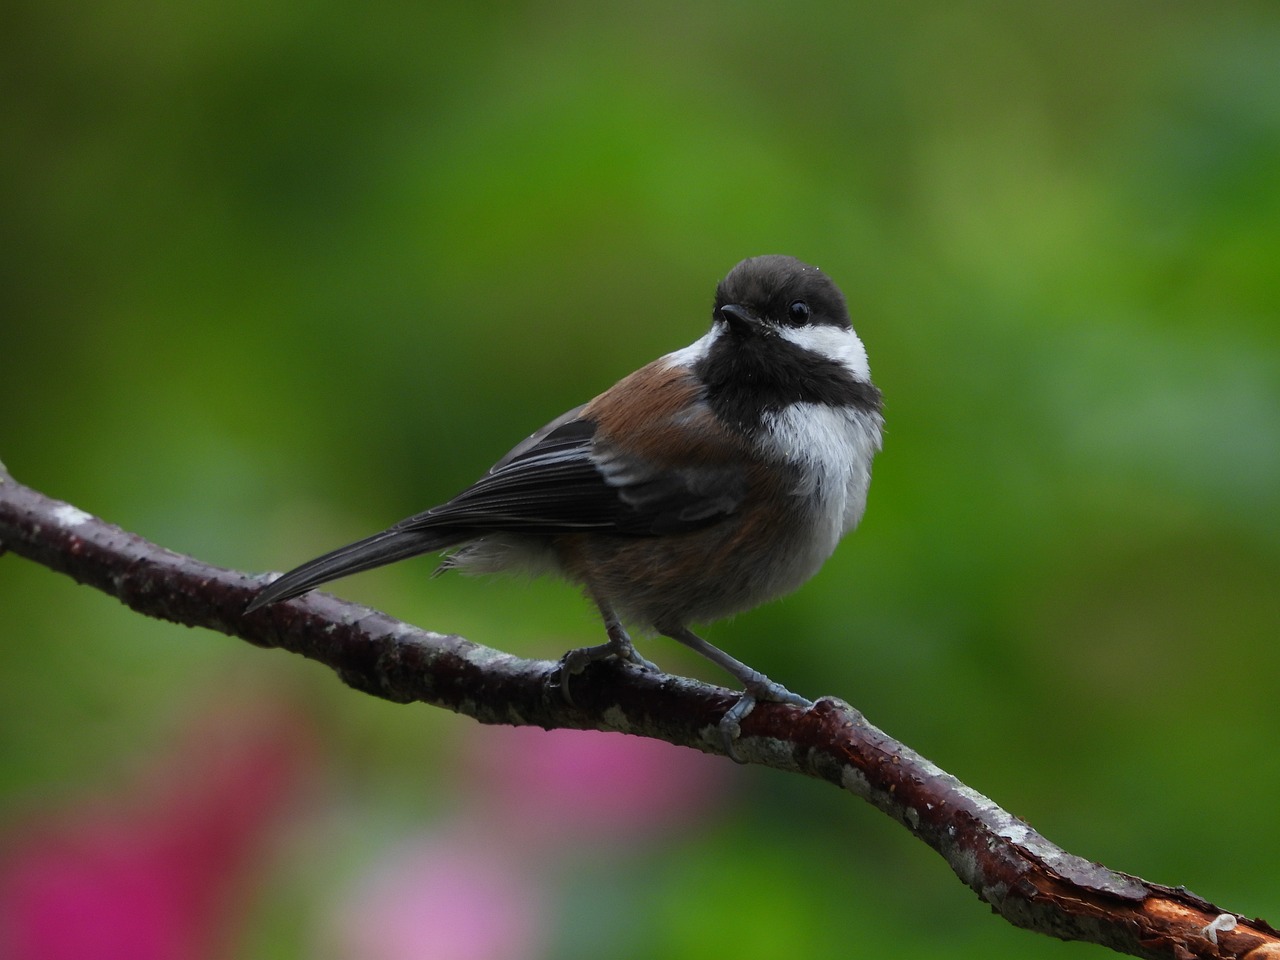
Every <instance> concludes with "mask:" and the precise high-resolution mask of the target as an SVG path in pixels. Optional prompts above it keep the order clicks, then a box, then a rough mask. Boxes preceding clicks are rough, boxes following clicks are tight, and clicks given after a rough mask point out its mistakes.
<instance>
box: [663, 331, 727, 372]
mask: <svg viewBox="0 0 1280 960" xmlns="http://www.w3.org/2000/svg"><path fill="white" fill-rule="evenodd" d="M719 338H720V324H718V323H717V324H715V326H713V327H712V328H711V329H710V330H708V331H707V332H706V333H704V334H703V335H702V336H701V337H699V338H698V339H697V340H695V341H694V342H693V343H691V344H689V345H688V346H687V347H683V348H681V349H679V350H676V351H674V352H672V353H668V354H667V355H666V356H665V357H663V359H664V360H666V361H667V362H668V363H670V364H671V365H672V366H676V367H692V366H694V365H695V364H697V363H698V361H700V360H704V359H706V356H707V354H708V353H710V352H711V347H712V345H713V344H714V343H715V342H716V340H718V339H719Z"/></svg>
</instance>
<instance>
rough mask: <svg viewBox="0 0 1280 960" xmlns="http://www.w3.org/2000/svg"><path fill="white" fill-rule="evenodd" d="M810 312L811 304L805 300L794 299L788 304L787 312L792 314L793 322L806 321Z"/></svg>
mask: <svg viewBox="0 0 1280 960" xmlns="http://www.w3.org/2000/svg"><path fill="white" fill-rule="evenodd" d="M810 312H811V311H810V310H809V304H807V303H805V302H804V301H803V300H792V301H791V303H790V304H789V305H788V306H787V313H789V314H790V315H791V321H792V322H793V323H804V322H806V321H807V320H808V319H809V315H810Z"/></svg>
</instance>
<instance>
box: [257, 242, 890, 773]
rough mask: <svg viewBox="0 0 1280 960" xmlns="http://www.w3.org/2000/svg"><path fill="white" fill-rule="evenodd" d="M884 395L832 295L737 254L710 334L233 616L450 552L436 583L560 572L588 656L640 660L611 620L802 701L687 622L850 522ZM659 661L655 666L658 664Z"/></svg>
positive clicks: (784, 263)
mask: <svg viewBox="0 0 1280 960" xmlns="http://www.w3.org/2000/svg"><path fill="white" fill-rule="evenodd" d="M881 407H882V404H881V396H880V391H879V390H878V389H877V388H876V387H875V386H873V385H872V383H871V371H870V368H869V366H868V364H867V353H866V350H865V349H864V348H863V346H862V341H860V340H859V339H858V335H857V334H856V333H854V331H853V328H852V326H851V324H850V322H849V311H848V308H847V307H846V306H845V300H844V297H843V295H842V294H841V293H840V290H839V289H838V288H837V287H836V285H835V284H834V283H833V282H832V281H831V280H830V279H829V278H828V277H827V276H826V275H825V274H824V273H822V272H821V271H820V270H818V268H816V267H811V266H809V265H807V264H804V263H801V262H800V261H799V260H796V259H794V258H792V257H784V256H764V257H754V258H751V259H748V260H744V261H742V262H741V263H739V264H738V265H737V266H736V267H734V268H733V269H732V270H731V271H730V272H729V275H728V276H726V277H725V278H724V279H723V280H722V281H720V284H719V286H718V287H717V288H716V297H715V307H714V309H713V310H712V322H711V329H710V330H709V331H708V332H707V333H706V335H704V336H703V337H702V338H701V339H700V340H698V341H696V342H695V343H693V344H691V345H690V346H687V347H685V348H684V349H683V350H677V351H675V352H674V353H669V354H667V355H666V356H664V357H659V358H658V359H657V360H654V361H653V362H652V363H650V364H648V365H647V366H644V367H641V368H640V369H639V370H637V371H636V372H635V373H632V374H631V375H630V376H627V377H624V378H623V379H622V380H620V381H618V382H617V383H616V384H614V385H613V386H612V387H610V388H609V389H608V390H606V391H605V392H604V393H602V394H600V395H599V396H598V397H596V398H595V399H594V400H592V401H591V402H589V403H586V404H583V405H582V406H580V407H576V408H574V409H573V410H570V411H569V412H568V413H566V414H564V415H563V416H561V417H558V418H557V419H555V420H553V421H551V422H550V423H549V424H547V425H546V426H545V427H543V428H542V429H541V430H539V431H538V432H537V433H535V434H533V435H532V436H530V437H529V438H528V439H527V440H525V441H524V442H522V443H520V444H519V445H517V446H516V447H515V448H514V449H513V450H512V451H511V452H510V453H508V454H507V455H506V456H505V457H503V458H502V459H501V460H499V461H498V462H497V463H496V464H494V465H493V466H492V467H491V468H490V469H489V472H488V473H486V474H485V475H484V476H483V477H481V478H480V479H479V480H478V481H476V482H475V483H474V484H472V485H471V486H470V487H468V488H467V489H465V490H463V491H462V492H461V493H459V494H458V495H457V496H456V497H454V498H453V499H452V500H449V501H448V502H446V503H443V504H441V505H440V506H437V507H432V508H431V509H430V510H427V511H426V512H425V513H419V514H416V515H414V516H412V517H409V518H407V519H405V520H401V521H400V522H399V523H397V524H396V525H395V526H393V527H391V528H390V529H388V530H385V531H383V532H382V533H378V534H374V535H373V536H371V537H367V538H365V539H364V540H360V541H357V542H356V543H353V544H350V545H349V546H345V547H341V548H339V549H337V550H334V551H333V552H332V553H327V554H325V555H324V556H322V557H318V558H317V559H315V560H312V561H310V562H309V563H305V564H303V565H302V566H300V567H298V568H297V569H296V570H292V571H290V572H289V573H286V574H284V575H283V576H281V577H280V578H279V579H277V580H275V581H274V582H273V583H271V584H270V585H268V586H266V587H264V588H263V589H262V591H261V592H260V593H259V594H258V595H257V596H256V597H255V598H254V599H253V602H252V603H250V604H249V606H248V609H247V611H246V612H250V611H253V610H256V609H257V608H259V607H262V606H264V605H266V604H269V603H275V602H276V601H279V600H286V599H288V598H290V597H296V596H298V595H299V594H301V593H304V592H306V591H307V590H310V589H311V588H312V587H315V586H317V585H319V584H321V583H325V582H327V581H329V580H334V579H336V578H338V577H343V576H346V575H348V574H351V573H356V572H359V571H361V570H368V569H370V568H372V567H378V566H381V565H383V564H386V563H391V562H392V561H394V560H403V559H405V558H406V557H412V556H416V555H418V554H421V553H432V552H436V551H440V550H444V549H446V548H457V549H456V550H454V552H452V553H449V554H448V555H446V557H445V559H444V561H443V563H442V564H441V566H440V568H439V569H438V570H437V573H440V572H443V571H445V570H454V569H457V570H462V571H465V572H468V573H498V572H506V571H513V572H531V573H539V574H540V573H548V572H552V573H557V574H559V575H561V576H563V577H565V578H566V579H568V580H570V581H572V582H574V583H577V584H579V585H580V586H581V587H582V589H583V591H584V593H585V594H586V595H587V597H589V598H590V599H591V600H592V601H594V602H595V604H596V606H597V607H599V609H600V614H601V616H602V617H603V618H604V627H605V633H606V634H607V636H608V640H607V642H605V643H602V644H600V645H599V646H592V647H584V648H581V649H577V650H571V651H570V652H569V653H567V654H566V655H565V657H564V659H563V660H562V661H561V681H562V684H561V685H562V689H563V690H564V691H565V695H566V697H567V696H568V689H569V688H568V681H569V678H570V676H571V675H573V674H576V673H580V672H582V670H583V669H584V668H585V667H586V666H587V664H588V663H590V662H592V661H595V660H601V659H605V658H607V657H618V658H620V659H622V660H627V661H631V662H632V663H636V664H639V665H641V666H644V667H650V668H652V664H649V663H648V661H646V660H644V659H643V658H642V657H641V656H640V655H639V654H638V653H637V652H636V650H635V647H634V646H633V645H632V643H631V638H630V637H629V636H628V635H627V632H626V630H625V629H624V627H623V625H622V624H623V621H627V622H628V623H631V624H633V625H635V626H638V627H641V628H644V629H646V630H652V631H656V632H658V633H660V634H663V635H665V636H668V637H671V638H672V639H674V640H678V641H679V642H680V643H683V644H685V645H686V646H688V647H691V648H692V649H694V650H696V651H697V652H698V653H700V654H702V655H703V656H704V657H706V658H707V659H708V660H711V661H712V662H714V663H716V664H719V665H720V666H721V667H722V668H724V669H725V670H726V671H728V672H729V673H730V674H732V675H733V676H734V677H736V678H737V680H738V682H739V683H741V684H742V686H743V687H744V689H745V692H744V693H743V695H742V696H741V698H740V699H739V700H738V702H737V703H736V704H735V705H734V706H733V707H732V708H731V709H730V710H729V711H728V712H727V713H726V714H725V717H724V718H723V720H722V721H721V727H720V728H721V732H722V735H723V736H724V739H725V742H726V745H727V746H728V748H729V752H730V753H732V752H733V740H734V739H735V738H736V737H737V735H738V731H739V721H741V720H742V719H743V718H744V717H745V716H746V715H747V714H748V713H750V712H751V710H752V708H753V707H754V706H755V704H756V702H757V701H758V700H773V701H778V702H782V703H792V704H798V705H801V706H810V704H809V701H807V700H805V699H804V698H802V697H799V696H797V695H796V694H794V693H792V692H791V691H789V690H787V689H786V688H785V687H783V686H782V685H781V684H778V683H775V682H774V681H772V680H770V679H769V678H768V677H766V676H765V675H764V674H762V673H760V672H758V671H756V670H753V669H751V668H750V667H748V666H747V665H746V664H744V663H742V662H740V661H738V660H736V659H734V658H733V657H731V656H729V655H728V654H727V653H724V652H723V651H721V650H719V649H717V648H716V647H714V646H712V645H711V644H709V643H707V642H706V641H705V640H703V639H702V638H701V637H699V636H697V635H696V634H694V633H693V631H692V630H690V629H689V625H690V624H691V623H698V622H706V621H712V620H718V619H721V618H722V617H728V616H731V615H732V614H735V613H739V612H741V611H744V610H748V609H750V608H752V607H755V606H757V605H759V604H761V603H764V602H765V601H766V600H772V599H774V598H776V597H779V596H782V595H783V594H787V593H790V592H791V591H793V590H795V589H796V588H797V587H799V586H800V585H801V584H803V583H804V582H805V581H806V580H808V579H809V578H810V577H812V576H813V575H814V574H815V573H817V571H818V569H819V568H820V567H821V566H822V564H823V562H824V561H825V560H826V559H827V557H829V556H831V553H832V551H834V550H835V547H836V544H837V543H838V542H839V541H840V538H841V537H842V536H844V534H846V533H848V532H849V531H850V530H852V529H853V528H854V527H855V526H856V525H857V523H858V521H859V520H860V519H861V518H862V514H863V510H864V508H865V506H866V501H867V488H868V486H869V485H870V483H871V460H872V458H873V457H874V456H875V453H876V451H878V450H879V449H880V432H881V427H882V425H883V418H882V417H881ZM655 669H656V668H655Z"/></svg>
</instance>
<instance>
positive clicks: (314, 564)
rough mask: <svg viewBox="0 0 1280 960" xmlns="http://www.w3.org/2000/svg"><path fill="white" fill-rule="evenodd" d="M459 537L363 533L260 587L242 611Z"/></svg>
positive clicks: (432, 532)
mask: <svg viewBox="0 0 1280 960" xmlns="http://www.w3.org/2000/svg"><path fill="white" fill-rule="evenodd" d="M458 540H459V537H458V536H457V535H456V534H452V533H450V532H447V531H441V530H430V531H427V530H395V529H392V530H384V531H383V532H382V533H375V534H374V535H373V536H372V537H365V538H364V539H363V540H357V541H356V542H355V543H349V544H347V545H346V546H345V547H339V548H338V549H337V550H333V551H331V552H329V553H326V554H325V555H324V556H323V557H316V558H315V559H314V560H310V561H308V562H307V563H304V564H303V565H302V566H300V567H297V568H295V569H293V570H290V571H289V572H288V573H286V574H284V576H282V577H280V578H279V579H278V580H275V581H273V582H271V583H270V584H268V585H267V586H265V587H263V588H262V590H261V591H260V592H259V593H258V595H257V596H256V597H254V598H253V600H252V601H251V602H250V603H249V606H247V607H245V611H244V612H245V613H252V612H253V611H254V610H257V609H258V608H259V607H265V606H266V605H267V604H269V603H276V602H278V601H280V600H289V599H291V598H293V597H296V596H298V595H299V594H301V593H306V592H307V591H308V590H310V589H311V588H312V587H318V586H319V585H320V584H322V583H328V582H329V581H330V580H337V579H338V578H339V577H345V576H348V575H350V574H353V573H360V572H361V571H363V570H372V569H373V568H374V567H381V566H383V565H384V564H388V563H394V562H395V561H396V560H404V559H407V558H408V557H416V556H418V555H419V554H421V553H431V552H433V551H435V550H443V549H444V548H445V547H447V546H450V545H452V544H454V543H457V542H458Z"/></svg>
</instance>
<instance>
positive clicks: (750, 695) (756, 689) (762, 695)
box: [719, 670, 813, 763]
mask: <svg viewBox="0 0 1280 960" xmlns="http://www.w3.org/2000/svg"><path fill="white" fill-rule="evenodd" d="M752 674H753V675H752V676H751V677H749V678H747V679H745V680H744V686H745V687H746V689H745V690H744V691H743V693H742V696H740V697H739V698H738V702H737V703H735V704H734V705H733V706H732V707H730V708H729V709H728V710H727V711H726V712H725V715H724V716H723V717H721V718H720V726H719V729H720V741H721V743H723V744H724V750H725V753H727V754H728V755H729V759H731V760H733V761H734V762H735V763H745V762H746V761H745V760H743V759H742V757H740V756H739V755H738V749H737V740H738V737H740V736H741V735H742V721H743V720H745V719H746V718H747V716H748V714H750V713H751V711H752V710H754V709H755V708H756V704H757V703H759V702H760V701H761V700H764V701H766V702H770V703H789V704H791V705H792V706H796V707H804V708H805V709H806V710H809V709H811V708H812V707H813V701H811V700H806V699H805V698H804V697H802V696H800V695H799V694H798V693H792V692H791V691H790V690H788V689H787V688H786V687H784V686H783V685H782V684H780V683H776V682H775V681H773V680H770V679H769V678H768V677H766V676H765V675H764V674H763V673H760V672H759V671H756V670H753V671H752Z"/></svg>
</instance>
